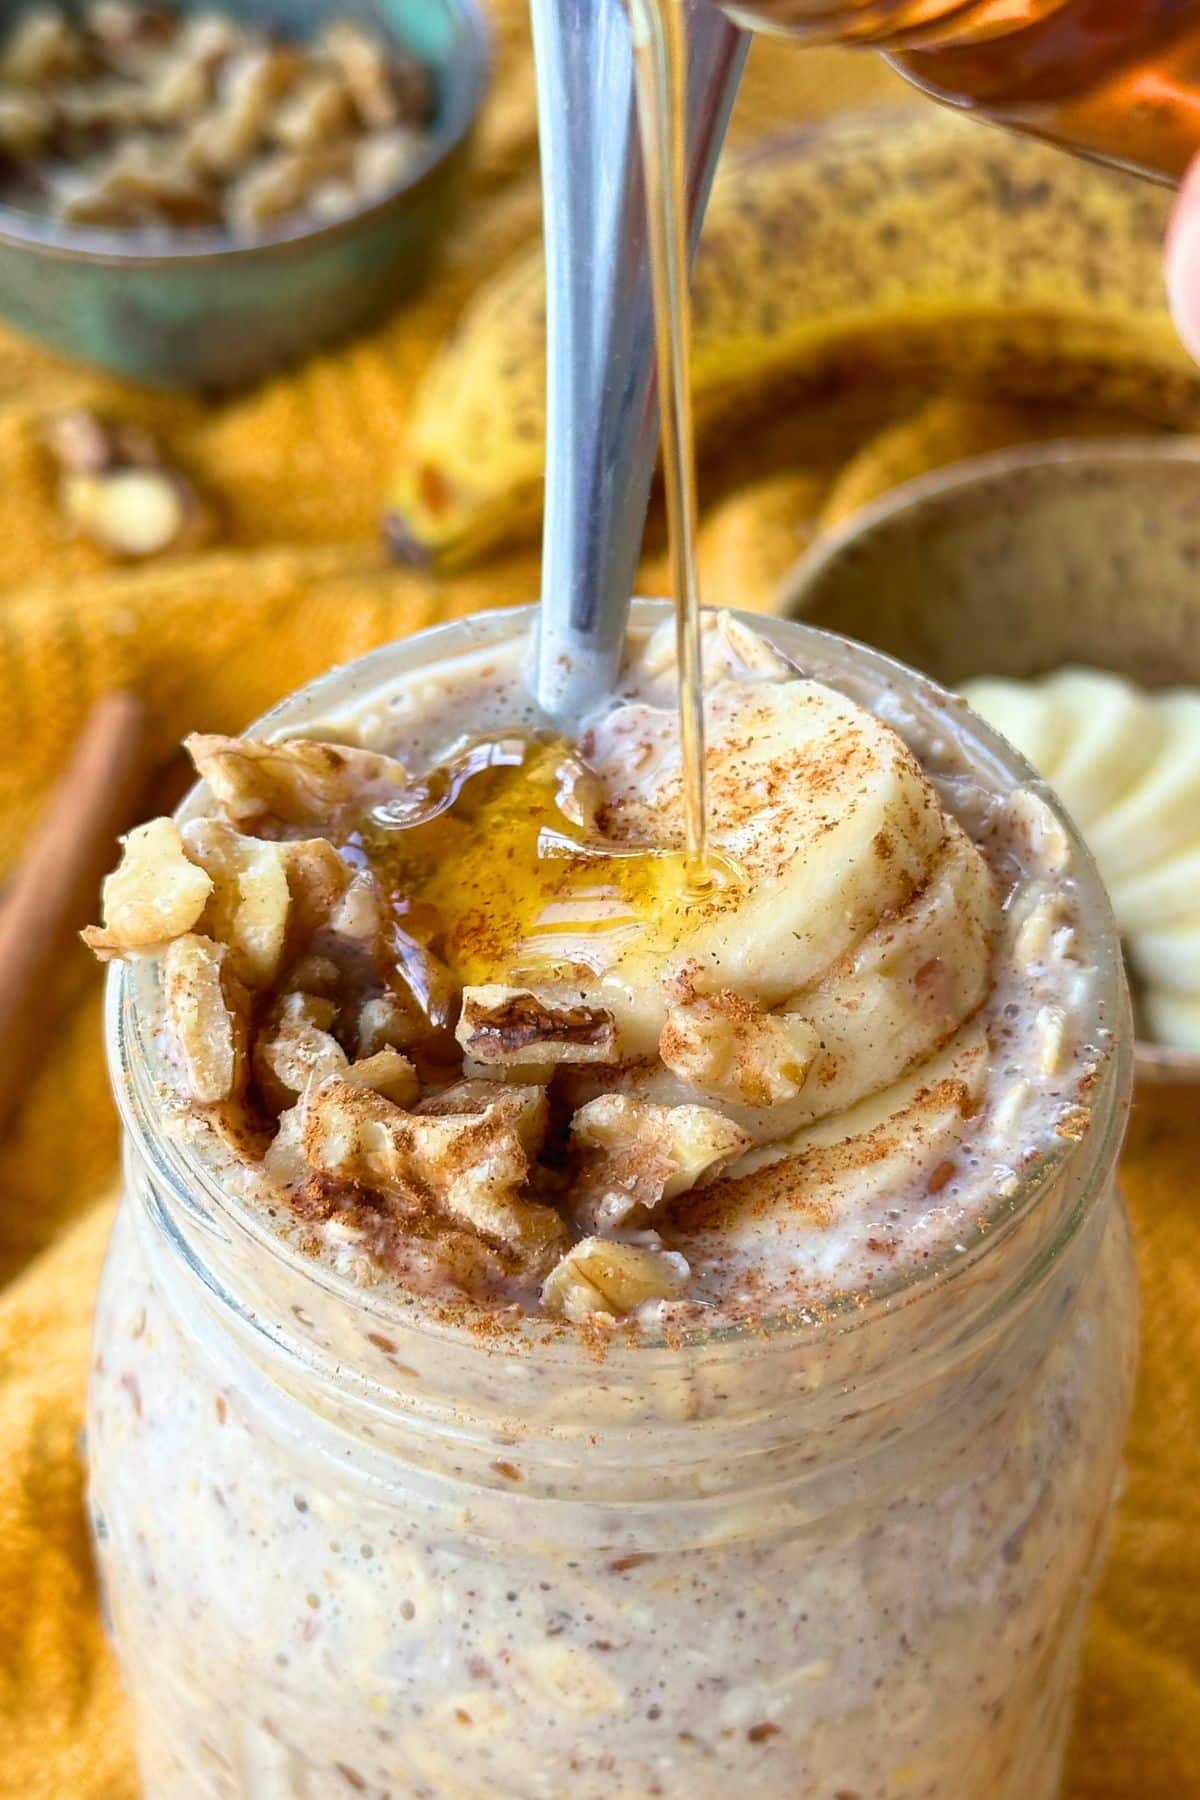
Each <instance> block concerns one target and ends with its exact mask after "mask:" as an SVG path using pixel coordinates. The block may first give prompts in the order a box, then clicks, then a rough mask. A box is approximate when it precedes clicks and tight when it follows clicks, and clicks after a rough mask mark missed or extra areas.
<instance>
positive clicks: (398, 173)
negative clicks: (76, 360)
mask: <svg viewBox="0 0 1200 1800" xmlns="http://www.w3.org/2000/svg"><path fill="white" fill-rule="evenodd" d="M487 64H488V38H487V28H486V25H485V23H484V19H483V16H482V13H481V11H480V7H479V4H478V0H372V4H371V6H370V7H369V8H364V7H362V6H356V5H355V0H347V3H346V4H343V5H340V6H332V7H324V6H314V5H313V4H312V3H311V0H241V3H240V4H239V6H238V8H237V12H236V16H235V14H234V13H232V12H225V11H218V10H216V9H215V7H214V6H213V5H212V4H211V3H209V0H197V3H189V0H175V3H174V4H172V5H171V6H170V7H167V6H165V5H159V4H156V3H152V4H142V3H141V0H78V4H76V5H74V6H72V7H71V8H70V10H68V9H66V8H63V7H59V6H47V5H45V4H38V3H35V4H32V5H29V4H26V5H17V6H12V7H8V8H5V9H4V11H3V13H2V14H0V316H2V317H4V318H5V319H7V320H9V321H10V322H11V323H12V324H14V325H16V326H17V327H19V328H20V329H21V330H23V331H27V332H29V333H30V334H31V335H32V336H34V337H38V338H41V339H42V340H44V341H45V342H47V343H49V344H52V345H53V346H54V347H55V348H56V349H59V350H63V351H66V352H67V353H69V354H70V355H73V356H78V357H81V358H82V359H84V360H85V361H88V362H92V363H99V364H101V365H103V366H104V367H106V368H110V369H114V370H116V371H117V372H118V373H120V374H122V375H126V376H129V377H131V378H132V379H134V380H138V381H143V382H148V383H151V384H153V385H156V386H169V387H192V386H198V387H211V386H231V385H235V384H239V383H243V382H247V381H251V380H254V379H255V378H257V377H259V376H261V375H263V374H265V373H267V372H268V371H269V370H271V369H273V368H277V367H279V366H280V365H282V364H284V363H287V362H290V361H292V360H294V359H295V358H296V357H298V356H300V355H302V354H303V353H304V352H306V351H308V350H311V349H313V348H315V347H316V346H317V345H319V344H322V343H327V342H330V341H332V340H334V339H336V338H338V337H341V336H344V335H346V334H347V333H349V332H351V331H353V330H355V329H357V328H359V327H361V326H364V325H366V324H369V323H370V322H371V320H372V319H374V318H376V317H378V316H379V315H380V314H381V313H382V312H384V311H385V310H386V308H387V307H388V305H389V304H391V303H392V302H393V301H394V300H396V299H397V298H398V297H400V295H402V293H403V292H404V291H405V290H406V289H408V288H410V287H411V286H413V285H415V283H416V282H417V281H418V280H419V279H420V277H421V275H422V274H423V272H424V270H425V268H426V267H427V265H428V263H429V260H430V257H431V255H432V253H433V251H434V248H435V246H436V243H437V240H438V238H439V237H440V235H441V234H442V232H443V231H444V230H445V229H446V227H447V225H448V224H449V223H450V221H451V220H452V218H453V216H454V210H455V201H456V197H457V194H458V190H459V188H460V185H461V182H460V177H461V175H462V172H463V168H464V165H465V159H466V154H467V149H468V143H469V139H470V135H471V130H472V127H473V124H474V121H475V118H476V115H477V113H478V110H479V105H480V101H481V99H482V95H483V90H484V86H485V83H486V77H487Z"/></svg>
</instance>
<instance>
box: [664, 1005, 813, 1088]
mask: <svg viewBox="0 0 1200 1800" xmlns="http://www.w3.org/2000/svg"><path fill="white" fill-rule="evenodd" d="M820 1047H821V1042H820V1037H819V1035H818V1033H817V1032H816V1030H815V1029H814V1028H813V1026H812V1025H811V1024H810V1023H809V1022H808V1020H807V1019H804V1018H802V1017H801V1016H800V1015H799V1014H798V1013H768V1012H765V1011H764V1010H763V1008H762V1007H761V1006H756V1005H755V1004H754V1003H753V1002H752V1001H749V1000H743V999H741V997H740V996H739V995H737V994H733V993H729V992H725V993H720V994H710V995H702V996H700V997H699V998H697V999H694V1000H688V1001H685V1002H684V1003H683V1004H682V1005H679V1006H674V1007H672V1008H671V1010H670V1011H669V1012H668V1014H667V1021H666V1024H665V1025H664V1026H663V1029H662V1034H661V1036H660V1038H659V1041H658V1053H659V1055H660V1056H661V1057H662V1060H663V1062H664V1063H665V1064H666V1066H667V1068H668V1069H670V1070H671V1071H672V1072H673V1073H674V1074H676V1075H678V1076H679V1078H680V1080H681V1081H687V1082H690V1083H691V1085H692V1086H693V1087H696V1088H699V1089H700V1091H701V1093H705V1094H712V1095H713V1096H715V1097H716V1098H718V1099H721V1100H728V1101H731V1102H733V1103H734V1104H740V1105H742V1106H775V1105H777V1104H778V1103H779V1102H780V1101H782V1100H793V1099H794V1098H795V1097H796V1095H797V1094H798V1093H799V1092H800V1089H801V1088H802V1087H803V1086H804V1083H805V1081H806V1080H807V1078H808V1073H809V1070H810V1069H811V1068H812V1065H813V1062H814V1059H815V1058H816V1055H817V1052H818V1051H819V1049H820Z"/></svg>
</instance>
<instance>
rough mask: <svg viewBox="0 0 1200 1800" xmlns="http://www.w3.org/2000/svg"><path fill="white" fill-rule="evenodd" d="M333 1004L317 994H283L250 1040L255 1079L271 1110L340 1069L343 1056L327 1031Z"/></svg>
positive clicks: (334, 1009) (344, 1061) (290, 1102)
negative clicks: (251, 1042) (256, 1033)
mask: <svg viewBox="0 0 1200 1800" xmlns="http://www.w3.org/2000/svg"><path fill="white" fill-rule="evenodd" d="M336 1012H337V1007H336V1006H335V1005H334V1002H333V1001H332V1000H327V999H324V998H322V997H321V996H320V995H317V994H300V993H291V994H284V995H283V996H282V998H281V999H279V1000H277V1001H276V1003H275V1005H274V1006H273V1007H272V1008H271V1012H270V1014H269V1016H268V1018H267V1022H266V1024H265V1025H264V1026H263V1029H262V1030H261V1031H260V1032H259V1034H258V1036H257V1038H256V1040H255V1044H254V1078H255V1080H256V1081H257V1083H258V1089H259V1092H260V1094H261V1095H262V1097H263V1099H264V1100H265V1101H266V1103H267V1105H268V1106H269V1107H270V1108H271V1110H272V1111H273V1112H283V1111H284V1110H286V1109H287V1108H288V1107H290V1106H292V1105H293V1104H294V1102H295V1101H296V1100H297V1099H299V1097H300V1096H301V1095H302V1094H304V1093H307V1091H308V1089H309V1088H310V1087H311V1086H312V1085H313V1084H314V1083H319V1082H322V1081H325V1080H327V1079H328V1078H329V1076H331V1075H340V1074H342V1073H343V1072H344V1070H345V1068H346V1064H347V1061H348V1058H347V1056H346V1052H345V1051H344V1050H343V1049H342V1046H341V1045H340V1044H339V1043H338V1041H337V1039H336V1038H335V1037H334V1036H333V1035H332V1033H331V1031H330V1029H329V1028H330V1026H331V1025H332V1024H333V1021H334V1017H335V1015H336Z"/></svg>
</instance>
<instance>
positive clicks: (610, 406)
mask: <svg viewBox="0 0 1200 1800" xmlns="http://www.w3.org/2000/svg"><path fill="white" fill-rule="evenodd" d="M674 3H682V4H683V5H684V8H685V11H686V13H687V15H688V17H687V30H688V109H687V110H688V216H689V219H690V221H691V231H692V248H693V250H694V248H695V243H696V238H697V237H698V235H699V229H700V221H701V219H702V218H703V215H704V207H705V204H706V202H707V199H708V191H709V187H710V185H711V182H712V176H713V170H714V168H715V166H716V161H717V154H718V152H719V150H720V147H721V141H722V139H723V137H724V135H725V127H726V125H727V123H728V119H729V111H730V107H731V106H732V104H733V97H734V93H735V91H736V89H737V83H738V78H739V76H740V74H741V70H742V64H743V62H744V60H745V53H746V44H747V42H748V39H747V38H746V36H745V35H744V34H743V33H742V32H740V31H738V30H737V29H736V28H735V27H734V26H732V25H730V24H729V23H728V22H727V21H726V19H725V18H724V17H723V15H722V14H720V13H719V12H718V11H717V10H716V8H715V7H714V6H712V5H711V4H710V0H674ZM532 14H533V36H534V49H535V52H536V58H537V87H538V121H539V127H538V128H539V135H540V141H541V160H542V197H543V208H544V217H545V240H546V508H545V523H544V526H543V537H542V604H541V617H540V624H539V631H538V645H537V661H536V669H535V678H534V679H535V691H536V695H537V699H538V702H539V704H540V706H541V707H542V710H543V711H544V712H545V713H546V714H547V715H548V716H549V717H550V718H551V719H553V720H554V721H555V722H557V723H558V724H559V725H561V726H563V727H565V728H567V729H570V728H572V727H573V726H574V725H576V724H577V723H578V721H579V719H580V717H581V716H582V715H583V714H584V713H586V712H587V710H588V709H589V707H591V706H593V705H595V704H596V702H598V701H599V700H601V699H602V698H603V697H604V696H605V695H606V694H608V693H611V692H612V691H613V689H614V687H615V684H616V678H617V671H618V668H619V665H620V659H621V645H622V641H623V638H624V632H625V621H626V616H627V614H628V609H629V599H630V594H631V591H632V586H633V578H634V573H635V571H636V568H637V561H638V554H639V551H640V548H641V540H642V531H643V528H644V525H645V517H646V506H647V502H648V499H649V494H650V482H651V478H652V476H653V473H654V460H655V455H656V452H657V447H658V405H657V400H656V396H655V383H654V315H653V303H652V298H651V289H650V269H649V261H648V256H647V247H646V216H645V195H644V189H643V184H642V170H641V153H640V147H639V142H638V128H637V107H636V101H635V95H634V85H633V52H632V41H631V35H630V28H629V19H628V16H627V13H626V11H625V7H624V5H623V4H622V0H532Z"/></svg>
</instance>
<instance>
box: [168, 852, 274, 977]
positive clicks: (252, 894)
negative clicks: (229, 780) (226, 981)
mask: <svg viewBox="0 0 1200 1800" xmlns="http://www.w3.org/2000/svg"><path fill="white" fill-rule="evenodd" d="M182 835H183V842H184V846H185V848H186V850H187V853H188V855H189V856H190V857H191V859H192V861H193V862H194V863H198V864H199V865H200V867H201V868H202V869H203V870H204V871H205V873H206V874H207V875H209V876H210V877H211V879H212V884H213V892H212V898H211V899H210V901H209V904H208V910H207V913H206V926H207V929H208V931H209V932H210V933H211V935H212V936H213V937H215V938H219V939H220V941H221V942H222V943H223V944H228V946H229V949H230V954H231V956H232V959H233V966H234V968H235V970H236V971H237V974H238V975H239V976H240V978H241V979H242V980H243V981H245V982H246V983H247V984H248V985H249V986H250V987H255V988H265V987H269V986H270V985H271V983H272V982H273V981H274V980H275V978H276V976H277V975H278V974H279V968H280V964H281V963H282V961H283V949H284V943H285V941H286V937H287V928H288V915H289V913H290V910H291V899H292V897H291V890H290V888H289V886H288V860H289V859H288V851H289V849H290V846H289V845H287V844H278V843H272V842H270V841H268V840H266V839H263V838H254V837H243V836H242V834H241V832H239V831H235V830H234V828H233V826H232V825H227V824H226V823H225V821H224V820H223V819H190V820H189V821H188V822H187V824H186V825H184V826H183V828H182Z"/></svg>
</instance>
